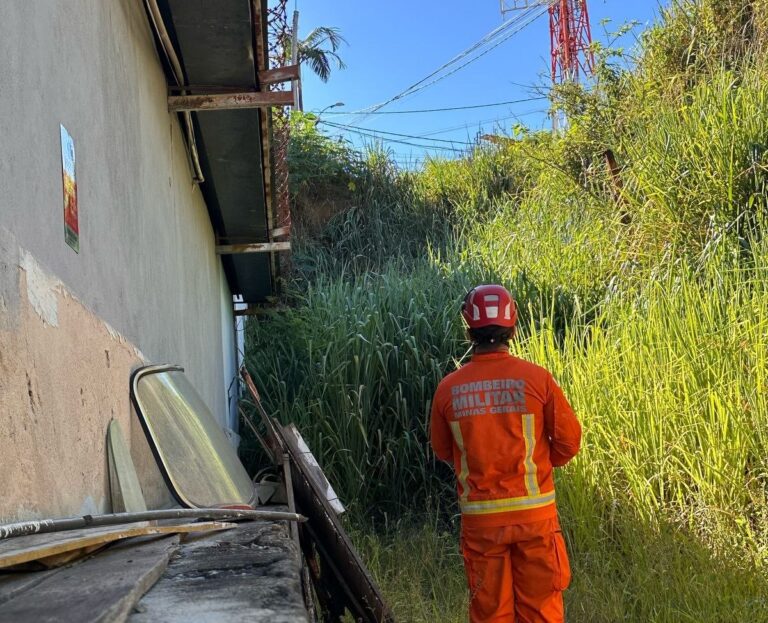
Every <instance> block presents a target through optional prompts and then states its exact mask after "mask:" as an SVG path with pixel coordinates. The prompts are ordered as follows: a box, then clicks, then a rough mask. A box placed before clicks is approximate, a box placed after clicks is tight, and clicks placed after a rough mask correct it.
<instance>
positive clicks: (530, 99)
mask: <svg viewBox="0 0 768 623" xmlns="http://www.w3.org/2000/svg"><path fill="white" fill-rule="evenodd" d="M546 99H549V98H548V97H546V96H544V95H542V96H540V97H526V98H524V99H519V100H508V101H506V102H494V103H492V104H474V105H471V106H451V107H448V108H421V109H418V110H380V111H376V112H363V111H354V112H342V111H327V112H324V113H323V114H324V115H340V116H345V115H414V114H418V113H434V112H450V111H455V110H474V109H477V108H494V107H496V106H509V105H511V104H524V103H526V102H539V101H542V100H546Z"/></svg>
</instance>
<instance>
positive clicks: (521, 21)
mask: <svg viewBox="0 0 768 623" xmlns="http://www.w3.org/2000/svg"><path fill="white" fill-rule="evenodd" d="M549 4H550V3H549V2H547V5H545V7H544V9H543V10H540V11H536V10H535V9H537V8H539V5H536V6H533V7H530V8H528V9H526V10H524V11H523V12H521V13H520V14H519V15H518V16H517V17H516V18H514V19H511V20H509V21H508V22H505V23H504V24H502V25H501V26H500V27H498V28H496V29H494V30H493V31H491V32H490V33H488V34H487V35H486V36H485V37H483V38H482V39H481V40H480V41H478V42H477V43H475V44H473V45H472V46H470V47H469V48H468V49H467V50H465V51H464V52H462V53H460V54H459V55H457V56H455V57H454V58H452V59H451V60H450V61H448V62H447V63H444V64H443V65H442V66H440V67H439V68H437V69H436V70H435V71H433V72H431V73H430V74H429V75H427V76H425V77H424V78H422V79H421V80H419V81H417V82H415V83H413V84H412V85H411V86H409V87H407V88H406V89H404V90H403V91H401V92H400V93H398V94H397V95H394V96H393V97H390V98H389V99H388V100H386V101H384V102H381V103H379V104H375V105H373V106H369V107H368V108H365V109H362V110H360V111H356V112H357V113H375V112H376V111H378V110H379V109H381V108H383V107H384V106H387V105H389V104H391V103H392V102H395V101H397V100H400V99H402V98H404V97H407V96H409V95H413V94H414V93H416V92H418V91H421V90H423V89H426V88H428V87H429V86H431V85H433V84H435V83H437V82H439V81H440V80H443V79H445V78H447V77H448V76H450V75H453V74H454V73H456V72H457V71H460V70H461V69H463V68H464V67H466V66H467V65H469V64H470V63H473V62H475V61H476V60H478V59H479V58H482V57H483V56H485V55H486V54H487V53H488V52H490V51H491V50H493V49H495V48H496V47H498V46H499V45H501V44H502V43H504V42H505V41H507V40H509V39H510V38H511V37H513V36H514V35H515V34H517V33H518V32H520V31H521V30H522V29H523V28H525V27H526V26H528V25H529V24H530V23H531V22H533V21H534V20H535V19H537V18H538V17H539V16H541V15H543V14H544V13H545V12H546V11H547V10H548V5H549ZM534 13H535V15H534ZM531 15H533V17H532V18H531V19H529V20H528V21H525V20H526V19H527V18H529V17H530V16H531ZM516 25H519V26H518V27H517V28H515V29H512V27H513V26H516ZM510 29H511V32H509V33H507V31H508V30H510ZM501 34H504V35H505V36H503V37H502V38H501V40H500V41H498V42H497V43H496V44H495V45H493V46H491V47H490V48H488V49H486V50H484V51H483V52H481V53H480V54H479V55H477V56H475V57H473V58H470V59H469V60H468V61H466V62H465V63H463V64H462V65H460V66H459V67H457V68H456V69H454V70H453V71H451V72H449V73H447V74H444V75H443V76H438V74H440V73H441V72H442V71H443V70H445V69H447V68H449V67H451V66H452V65H454V64H455V63H457V62H459V61H460V60H461V59H462V58H465V57H466V56H468V55H469V54H471V53H472V52H474V51H475V50H477V49H480V48H482V47H484V46H486V45H487V44H489V43H491V42H492V41H493V40H494V39H496V38H497V37H499V36H500V35H501ZM435 76H438V77H437V78H435V79H434V80H432V81H431V82H427V81H428V80H430V79H431V78H433V77H435ZM425 83H426V84H425Z"/></svg>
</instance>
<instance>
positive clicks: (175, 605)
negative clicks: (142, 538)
mask: <svg viewBox="0 0 768 623" xmlns="http://www.w3.org/2000/svg"><path fill="white" fill-rule="evenodd" d="M128 621H129V623H188V622H190V621H201V622H206V623H208V622H210V623H214V622H218V621H226V622H227V623H246V622H247V623H306V622H307V614H306V609H305V607H304V603H303V600H302V594H301V586H300V582H299V560H298V555H297V553H296V551H295V547H294V545H293V542H292V541H291V539H290V538H289V536H288V531H287V529H286V525H285V524H284V523H274V522H261V521H260V522H253V523H247V524H241V525H239V526H238V527H237V529H236V530H232V531H230V532H226V533H220V534H212V535H207V536H205V537H204V538H200V539H197V540H196V541H195V542H193V543H185V544H183V545H182V547H181V548H180V549H179V552H178V554H177V556H175V557H174V559H173V560H172V561H171V563H170V564H169V565H168V568H167V569H166V571H165V573H164V574H163V577H162V578H161V579H160V580H159V581H158V582H157V584H155V585H154V587H153V588H152V590H150V591H149V592H148V593H147V594H146V595H145V596H144V597H143V598H142V599H141V601H140V602H139V603H138V604H137V606H136V608H135V611H134V612H133V613H132V614H131V616H130V617H129V619H128Z"/></svg>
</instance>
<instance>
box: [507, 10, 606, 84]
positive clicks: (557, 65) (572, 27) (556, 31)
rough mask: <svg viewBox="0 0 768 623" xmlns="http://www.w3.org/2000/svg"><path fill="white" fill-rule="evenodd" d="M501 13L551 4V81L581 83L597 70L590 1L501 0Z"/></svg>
mask: <svg viewBox="0 0 768 623" xmlns="http://www.w3.org/2000/svg"><path fill="white" fill-rule="evenodd" d="M499 1H500V3H501V14H502V15H506V14H507V13H509V12H510V11H518V10H520V9H530V8H533V7H537V6H545V5H549V38H550V44H551V52H550V53H551V58H552V82H553V83H554V84H563V83H564V82H578V81H579V79H580V78H581V77H582V75H583V76H590V75H592V73H593V72H594V70H595V55H594V53H593V52H592V28H591V26H590V23H589V10H588V9H587V0H499Z"/></svg>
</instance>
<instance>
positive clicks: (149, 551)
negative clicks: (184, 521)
mask: <svg viewBox="0 0 768 623" xmlns="http://www.w3.org/2000/svg"><path fill="white" fill-rule="evenodd" d="M178 547H179V537H178V535H174V536H171V537H164V538H160V539H158V538H155V537H152V538H144V539H138V540H135V539H132V540H130V541H126V542H124V543H118V544H116V545H115V546H112V547H110V548H109V549H107V550H106V551H105V552H102V553H101V554H99V555H97V556H95V557H93V558H90V559H89V560H86V561H84V562H82V563H80V564H78V565H74V566H72V567H69V568H67V569H61V570H58V571H56V572H53V573H49V574H47V575H45V577H44V578H43V579H42V580H41V581H40V582H38V583H36V584H35V585H34V586H31V587H29V588H28V589H27V590H25V591H23V592H19V593H17V594H16V595H15V596H13V597H12V598H11V599H9V600H7V601H6V602H5V603H3V604H2V606H1V607H0V623H65V622H75V621H77V622H78V623H102V622H104V623H106V622H107V621H110V622H113V621H114V622H120V621H125V619H126V617H127V616H128V615H129V614H130V612H131V611H132V610H133V607H134V606H135V605H136V603H137V602H138V601H139V599H141V597H142V596H143V595H144V593H146V592H147V590H149V588H150V587H151V586H152V585H153V584H154V583H155V582H156V581H157V580H158V579H159V578H160V576H161V575H162V573H163V571H165V568H166V567H167V566H168V561H169V560H170V558H171V556H172V555H173V554H174V553H175V552H176V551H177V549H178Z"/></svg>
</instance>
